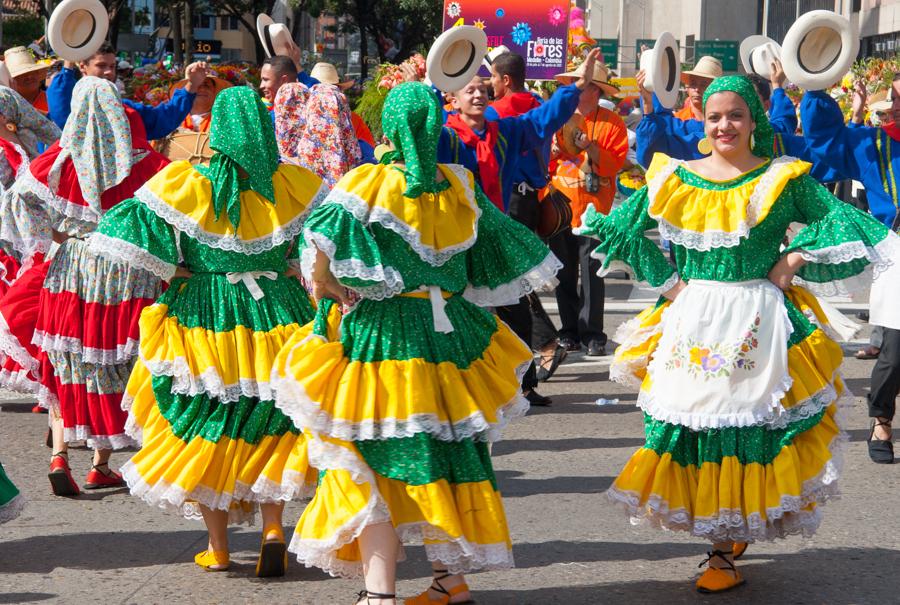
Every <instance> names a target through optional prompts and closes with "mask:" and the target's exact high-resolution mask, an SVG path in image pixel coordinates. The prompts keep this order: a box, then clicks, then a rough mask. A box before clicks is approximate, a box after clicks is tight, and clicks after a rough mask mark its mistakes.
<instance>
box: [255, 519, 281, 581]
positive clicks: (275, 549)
mask: <svg viewBox="0 0 900 605" xmlns="http://www.w3.org/2000/svg"><path fill="white" fill-rule="evenodd" d="M270 533H277V534H278V537H277V538H273V539H271V540H267V539H266V537H267V536H268V535H269V534H270ZM287 562H288V556H287V545H286V544H285V543H284V529H282V527H281V526H280V525H272V526H267V527H265V528H263V532H262V545H261V546H260V547H259V559H258V560H257V561H256V577H257V578H280V577H282V576H283V575H284V574H285V572H286V571H287Z"/></svg>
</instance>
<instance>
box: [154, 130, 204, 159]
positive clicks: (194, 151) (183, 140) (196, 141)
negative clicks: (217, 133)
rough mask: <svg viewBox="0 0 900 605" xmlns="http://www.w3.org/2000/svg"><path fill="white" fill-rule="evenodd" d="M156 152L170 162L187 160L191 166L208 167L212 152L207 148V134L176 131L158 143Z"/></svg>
mask: <svg viewBox="0 0 900 605" xmlns="http://www.w3.org/2000/svg"><path fill="white" fill-rule="evenodd" d="M157 151H159V152H160V153H161V154H163V155H164V156H166V157H167V158H169V159H170V160H172V161H173V162H174V161H176V160H187V161H188V162H190V163H191V164H194V165H197V164H203V165H204V166H208V165H209V160H210V158H212V155H213V150H212V149H211V148H210V146H209V133H208V132H194V131H192V130H181V129H179V130H176V131H175V132H173V133H172V134H170V135H169V136H168V137H166V138H165V139H162V141H160V142H159V143H158V148H157Z"/></svg>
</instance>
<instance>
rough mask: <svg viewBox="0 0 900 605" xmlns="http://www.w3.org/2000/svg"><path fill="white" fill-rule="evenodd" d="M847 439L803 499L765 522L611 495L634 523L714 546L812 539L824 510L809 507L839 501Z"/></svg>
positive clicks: (785, 503) (838, 441) (837, 444)
mask: <svg viewBox="0 0 900 605" xmlns="http://www.w3.org/2000/svg"><path fill="white" fill-rule="evenodd" d="M846 441H847V436H846V434H844V433H841V434H839V435H837V436H836V437H835V438H834V439H833V440H832V442H831V444H830V445H829V451H830V452H831V459H830V460H829V461H828V462H827V463H826V464H825V466H824V468H823V469H822V470H821V471H820V472H819V474H818V475H816V476H815V477H813V478H812V479H809V480H807V481H805V482H804V483H803V487H802V489H801V494H800V496H788V495H784V496H782V497H781V501H780V503H779V505H778V506H774V507H768V508H766V519H763V518H762V516H761V515H760V514H759V513H752V514H750V515H748V516H746V517H745V516H744V514H743V513H742V512H741V511H740V510H737V509H722V510H720V511H719V514H718V515H717V516H716V517H693V516H692V515H691V514H690V512H689V511H687V510H685V509H683V508H679V509H675V510H670V509H669V506H668V503H667V502H665V501H664V500H662V498H660V497H659V496H657V495H655V494H651V496H650V498H648V499H647V501H646V502H645V503H644V504H641V495H640V494H637V493H634V492H630V491H625V490H620V489H618V488H616V487H615V486H613V487H611V488H610V489H609V490H608V491H607V492H606V494H607V497H608V498H609V500H610V502H612V503H613V504H619V505H622V506H623V507H624V509H625V514H626V515H627V516H628V517H629V520H630V521H631V523H632V525H649V526H651V527H656V528H663V529H668V530H673V531H674V530H678V531H687V532H689V533H690V534H691V535H692V536H696V537H699V538H705V539H708V540H710V541H712V542H732V541H734V542H756V541H771V540H774V539H776V538H785V537H787V536H788V535H791V534H802V535H804V536H807V537H808V536H811V535H813V534H814V533H815V531H816V529H818V527H819V524H820V523H821V521H822V511H821V509H820V508H819V507H816V508H815V509H814V510H813V511H806V510H803V509H804V508H806V507H807V506H809V505H810V504H813V503H815V504H817V505H821V504H824V503H826V502H828V501H829V500H834V499H837V498H839V497H840V491H839V490H838V485H837V479H838V477H839V476H840V474H841V470H842V468H843V450H844V444H845V443H846Z"/></svg>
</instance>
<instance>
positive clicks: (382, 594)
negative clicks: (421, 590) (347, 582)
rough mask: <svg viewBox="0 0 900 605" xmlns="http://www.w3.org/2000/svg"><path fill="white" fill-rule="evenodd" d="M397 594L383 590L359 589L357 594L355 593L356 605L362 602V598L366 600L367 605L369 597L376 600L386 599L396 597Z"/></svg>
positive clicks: (367, 604)
mask: <svg viewBox="0 0 900 605" xmlns="http://www.w3.org/2000/svg"><path fill="white" fill-rule="evenodd" d="M396 598H397V595H395V594H387V593H385V592H369V591H368V590H360V591H359V594H357V595H356V605H359V604H360V603H362V602H363V599H365V600H366V605H369V599H375V600H376V601H386V600H388V599H396Z"/></svg>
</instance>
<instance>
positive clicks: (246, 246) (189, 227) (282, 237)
mask: <svg viewBox="0 0 900 605" xmlns="http://www.w3.org/2000/svg"><path fill="white" fill-rule="evenodd" d="M327 194H328V188H327V187H326V186H325V185H322V186H321V187H320V188H319V190H318V191H317V192H316V194H315V196H313V199H312V200H311V201H310V203H309V204H308V205H307V206H306V208H304V209H303V212H301V213H300V214H298V215H297V216H295V217H294V218H292V219H291V220H290V221H288V222H287V223H286V224H284V225H280V226H278V227H276V228H275V229H273V230H272V233H269V234H267V235H264V236H262V237H258V238H256V239H251V240H245V239H241V238H238V237H235V236H225V235H219V234H217V233H210V232H209V231H205V230H204V229H203V228H202V227H201V226H200V225H199V224H198V223H197V222H196V221H195V220H194V219H193V218H191V217H190V216H188V215H186V214H184V213H182V212H180V211H178V210H176V209H175V208H173V207H172V206H170V205H169V204H167V203H165V202H164V201H163V200H162V199H161V198H160V197H159V196H157V195H156V194H155V193H154V192H153V191H151V190H150V189H149V188H148V187H147V186H146V185H144V186H143V187H141V188H140V189H138V191H137V193H135V197H136V198H138V199H139V200H140V201H141V202H143V203H144V205H146V206H147V208H149V209H150V210H151V211H152V212H153V213H154V214H156V216H158V217H159V218H161V219H162V220H164V221H166V222H167V223H169V224H170V225H171V226H172V227H174V228H175V229H176V230H178V231H180V232H182V233H185V234H186V235H188V236H189V237H191V238H192V239H195V240H197V241H198V242H200V243H201V244H204V245H206V246H209V247H210V248H215V249H217V250H226V251H229V252H241V253H243V254H262V253H263V252H267V251H268V250H271V249H272V248H274V247H275V246H279V245H281V244H283V243H285V242H289V241H291V240H293V239H294V238H295V237H297V235H298V234H299V233H300V230H301V228H302V227H303V221H304V220H306V217H307V216H308V215H309V213H310V212H312V210H313V208H315V207H316V206H318V205H319V203H321V202H322V200H324V199H325V196H326V195H327Z"/></svg>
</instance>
